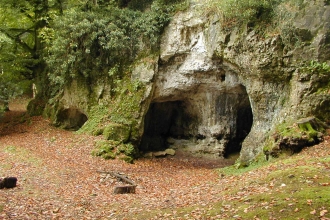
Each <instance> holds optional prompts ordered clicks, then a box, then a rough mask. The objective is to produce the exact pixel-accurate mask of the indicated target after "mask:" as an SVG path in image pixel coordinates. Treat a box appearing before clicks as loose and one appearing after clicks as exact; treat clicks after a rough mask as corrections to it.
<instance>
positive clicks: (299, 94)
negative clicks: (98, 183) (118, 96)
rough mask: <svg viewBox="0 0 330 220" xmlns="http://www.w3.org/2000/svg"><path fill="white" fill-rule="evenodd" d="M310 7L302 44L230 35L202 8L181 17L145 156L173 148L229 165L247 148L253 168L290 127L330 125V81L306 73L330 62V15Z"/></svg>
mask: <svg viewBox="0 0 330 220" xmlns="http://www.w3.org/2000/svg"><path fill="white" fill-rule="evenodd" d="M305 7H306V8H305V9H302V10H303V11H304V13H298V14H299V15H298V16H297V17H296V18H295V20H294V21H293V22H292V27H290V28H291V29H290V31H292V33H293V34H294V37H295V38H296V39H295V42H293V41H292V40H288V39H286V38H287V36H283V35H280V34H275V35H274V36H271V37H268V38H263V37H262V36H260V35H259V34H258V33H256V31H255V30H254V29H253V28H250V27H245V28H235V29H233V30H231V31H224V29H223V27H222V24H221V21H220V20H219V19H218V18H217V16H214V15H212V16H209V17H205V16H204V17H203V16H200V11H199V10H194V6H193V7H192V8H191V10H188V11H186V12H183V13H179V14H177V15H176V16H175V18H174V19H173V21H172V22H171V23H170V25H169V26H168V27H167V29H166V31H165V33H164V35H163V38H162V44H161V53H160V58H159V66H158V68H157V69H158V71H157V72H155V76H154V77H150V79H151V78H152V79H153V87H154V88H153V93H152V94H151V95H150V96H151V105H150V108H149V111H148V113H147V115H146V118H145V127H144V132H145V133H144V136H143V139H142V144H141V148H140V149H142V150H150V149H155V150H158V148H164V147H165V146H166V145H171V146H172V147H173V148H180V147H186V148H187V147H190V148H191V152H195V153H196V152H203V153H209V154H212V155H213V156H216V157H219V156H220V157H221V156H223V155H225V154H226V152H231V151H235V150H240V148H241V147H242V149H241V153H240V161H241V163H243V164H247V163H249V161H251V160H252V159H254V158H255V157H256V156H257V155H258V154H260V153H262V151H263V147H264V144H265V140H266V139H267V137H268V136H269V135H270V134H271V133H272V132H273V130H274V129H275V127H276V126H278V125H279V124H281V123H283V122H284V121H288V120H293V121H294V120H297V119H299V118H303V117H307V116H311V115H314V116H316V117H319V118H321V119H322V120H329V115H328V113H327V112H329V105H328V103H329V101H330V97H329V91H330V90H329V79H328V75H327V74H329V73H325V74H322V73H319V72H315V73H313V72H310V71H309V72H304V71H303V69H304V68H303V65H307V66H308V65H309V64H310V62H311V61H312V60H318V61H319V62H322V63H323V62H329V61H330V60H329V56H328V54H329V53H328V52H329V49H330V44H329V39H330V38H329V37H330V32H329V24H330V23H329V18H330V7H329V6H328V5H325V3H324V2H323V1H316V2H315V1H313V2H308V3H306V4H305ZM315 14H316V15H319V16H314V15H315ZM168 137H172V139H171V141H167V140H166V138H168ZM173 138H174V141H173ZM182 140H184V141H182ZM242 142H243V143H242ZM183 143H184V144H183ZM241 144H242V145H241Z"/></svg>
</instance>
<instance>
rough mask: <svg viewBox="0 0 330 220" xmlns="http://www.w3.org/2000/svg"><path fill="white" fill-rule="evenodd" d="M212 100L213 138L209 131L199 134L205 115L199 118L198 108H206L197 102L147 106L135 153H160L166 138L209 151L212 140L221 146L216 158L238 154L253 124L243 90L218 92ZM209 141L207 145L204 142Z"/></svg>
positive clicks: (249, 105)
mask: <svg viewBox="0 0 330 220" xmlns="http://www.w3.org/2000/svg"><path fill="white" fill-rule="evenodd" d="M216 97H217V98H216V100H214V105H215V106H213V107H214V109H213V110H211V111H209V112H214V113H213V117H214V118H215V120H216V121H217V122H216V124H217V125H218V127H219V129H220V130H219V133H216V134H215V135H214V134H211V132H210V130H211V129H210V130H209V131H208V132H209V133H208V132H207V131H206V132H205V130H203V132H204V133H199V130H200V129H199V126H200V125H201V123H202V122H203V120H207V119H205V115H204V116H201V115H200V114H201V112H203V111H204V110H203V109H201V108H207V107H206V106H208V105H206V104H200V102H201V101H200V99H198V100H199V102H198V101H196V100H197V99H196V100H195V99H194V97H192V99H190V100H189V101H186V100H185V101H167V102H154V103H151V104H150V106H149V110H148V112H147V114H146V116H145V119H144V134H143V136H142V139H141V143H140V146H139V150H141V151H143V152H147V151H160V150H164V149H166V148H168V147H170V146H171V145H170V143H168V142H169V141H168V140H170V139H175V140H186V141H188V142H190V144H191V145H195V146H197V145H199V146H201V145H204V146H206V148H208V149H210V148H212V144H213V145H214V142H212V140H213V141H218V142H219V143H220V144H223V145H222V146H223V150H222V151H220V154H217V155H219V156H224V157H225V158H226V157H228V156H230V155H232V154H235V153H239V152H240V151H241V148H242V142H243V141H244V139H245V138H246V137H247V135H248V134H249V132H250V130H251V127H252V123H253V114H252V108H251V104H250V100H249V97H248V94H247V92H246V89H245V87H244V86H242V85H239V86H237V87H235V88H232V89H231V90H228V91H226V92H225V93H224V92H221V93H220V92H219V94H217V95H216ZM192 100H193V101H192ZM196 106H197V107H196ZM203 117H204V119H202V118H203ZM224 124H226V125H224ZM204 125H205V123H204ZM221 127H223V128H221ZM228 130H229V131H228ZM169 138H170V139H169ZM209 140H211V142H210V143H208V142H207V141H209ZM210 145H211V146H210ZM211 151H212V149H211Z"/></svg>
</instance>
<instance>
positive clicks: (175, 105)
mask: <svg viewBox="0 0 330 220" xmlns="http://www.w3.org/2000/svg"><path fill="white" fill-rule="evenodd" d="M185 106H186V104H185V102H183V101H170V102H155V103H151V105H150V107H149V110H148V112H147V114H146V116H145V120H144V134H143V137H142V141H141V144H140V148H139V149H140V150H142V151H157V150H164V149H166V148H167V147H168V143H167V138H168V137H174V138H178V139H181V138H183V139H184V138H189V134H188V131H189V130H188V129H185V128H187V126H189V124H190V123H191V122H192V121H193V119H192V118H191V116H189V114H187V113H185V110H186V107H185Z"/></svg>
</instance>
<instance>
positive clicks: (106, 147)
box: [92, 140, 119, 160]
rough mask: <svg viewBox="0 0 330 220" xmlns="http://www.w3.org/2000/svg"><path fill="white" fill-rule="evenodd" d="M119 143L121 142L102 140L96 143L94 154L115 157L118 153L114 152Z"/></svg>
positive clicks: (107, 157) (109, 157)
mask: <svg viewBox="0 0 330 220" xmlns="http://www.w3.org/2000/svg"><path fill="white" fill-rule="evenodd" d="M117 145H119V142H115V141H108V140H102V141H99V142H97V143H96V147H95V149H94V150H93V151H92V155H93V156H101V157H102V158H104V159H106V160H108V159H115V158H116V154H115V152H114V150H115V148H116V146H117Z"/></svg>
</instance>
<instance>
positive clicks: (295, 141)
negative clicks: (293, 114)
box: [263, 117, 327, 159]
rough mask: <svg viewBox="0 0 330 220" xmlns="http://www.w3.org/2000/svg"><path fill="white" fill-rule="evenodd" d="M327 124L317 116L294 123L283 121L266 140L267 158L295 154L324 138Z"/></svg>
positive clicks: (264, 149)
mask: <svg viewBox="0 0 330 220" xmlns="http://www.w3.org/2000/svg"><path fill="white" fill-rule="evenodd" d="M326 128H327V125H326V124H324V123H323V122H321V121H320V120H319V119H317V118H315V117H308V118H302V119H299V120H297V121H295V122H292V123H283V124H281V125H279V126H278V127H277V128H276V131H275V132H274V134H273V135H272V136H270V137H269V138H268V140H267V141H266V142H265V146H264V148H263V152H264V154H265V155H266V158H267V159H269V157H279V156H280V155H282V154H290V155H291V154H293V153H297V152H299V151H301V150H302V149H303V148H304V147H307V146H312V145H314V144H317V143H319V142H320V141H322V140H323V135H324V132H325V131H326Z"/></svg>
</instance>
